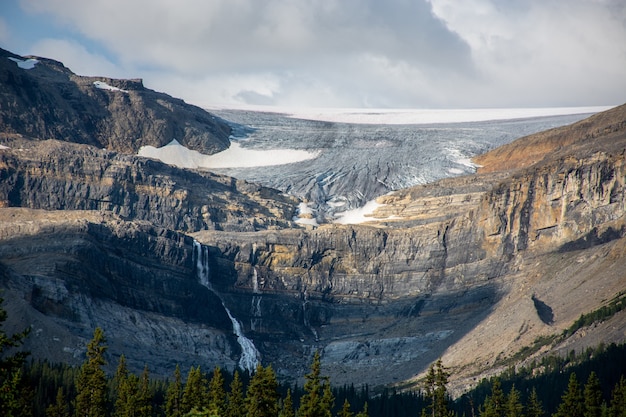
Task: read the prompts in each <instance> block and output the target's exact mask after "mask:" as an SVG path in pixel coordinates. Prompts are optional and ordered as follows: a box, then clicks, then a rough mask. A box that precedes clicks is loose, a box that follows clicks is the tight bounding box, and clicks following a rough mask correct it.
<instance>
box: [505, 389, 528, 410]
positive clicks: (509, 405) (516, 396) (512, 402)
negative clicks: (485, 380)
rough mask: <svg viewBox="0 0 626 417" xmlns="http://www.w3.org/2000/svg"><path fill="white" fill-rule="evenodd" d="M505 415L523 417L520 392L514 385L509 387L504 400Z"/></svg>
mask: <svg viewBox="0 0 626 417" xmlns="http://www.w3.org/2000/svg"><path fill="white" fill-rule="evenodd" d="M505 415H506V417H524V406H522V401H521V399H520V393H519V391H518V390H516V389H515V385H513V387H512V388H511V391H510V392H509V395H508V398H507V401H506V413H505Z"/></svg>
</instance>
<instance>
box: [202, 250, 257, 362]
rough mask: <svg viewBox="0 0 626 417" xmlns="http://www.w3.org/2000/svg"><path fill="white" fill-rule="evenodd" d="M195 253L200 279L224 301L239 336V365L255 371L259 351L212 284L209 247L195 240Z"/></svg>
mask: <svg viewBox="0 0 626 417" xmlns="http://www.w3.org/2000/svg"><path fill="white" fill-rule="evenodd" d="M193 247H194V255H195V256H196V274H197V275H198V279H199V280H200V284H202V285H203V286H204V287H206V288H208V289H209V290H210V291H211V292H213V293H214V294H215V295H217V296H218V298H219V299H220V301H221V302H222V306H223V307H224V310H226V314H227V315H228V318H229V319H230V321H231V322H232V324H233V333H234V334H235V336H237V343H239V346H240V347H241V357H240V358H239V367H240V368H241V369H245V370H247V371H248V372H250V373H252V372H254V371H255V369H256V367H257V365H258V363H259V351H258V350H257V348H256V347H255V346H254V343H252V340H250V339H248V338H247V337H246V336H245V335H244V334H243V330H242V329H241V324H240V323H239V321H238V320H237V319H236V318H235V317H233V315H232V314H231V312H230V310H229V309H228V307H226V304H224V300H223V299H222V297H221V296H220V294H219V293H218V292H217V291H215V290H214V289H213V286H212V285H211V280H210V279H209V278H210V271H209V248H208V247H207V246H203V245H201V244H200V242H198V241H196V240H194V241H193Z"/></svg>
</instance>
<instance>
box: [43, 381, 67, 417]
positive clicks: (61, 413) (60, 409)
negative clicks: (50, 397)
mask: <svg viewBox="0 0 626 417" xmlns="http://www.w3.org/2000/svg"><path fill="white" fill-rule="evenodd" d="M46 417H70V406H69V404H68V403H67V399H66V398H65V395H64V394H63V387H59V389H58V390H57V396H56V400H55V402H54V404H50V405H49V406H48V408H46Z"/></svg>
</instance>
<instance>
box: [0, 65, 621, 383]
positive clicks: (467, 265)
mask: <svg viewBox="0 0 626 417" xmlns="http://www.w3.org/2000/svg"><path fill="white" fill-rule="evenodd" d="M5 55H7V54H5ZM7 56H8V55H7ZM7 56H5V57H4V58H7ZM0 58H3V57H0ZM9 65H10V66H11V67H9ZM24 65H26V64H24ZM29 65H30V64H29ZM5 66H6V68H5ZM2 68H3V71H4V73H3V74H5V77H9V78H11V77H13V78H12V79H11V80H12V81H11V82H10V83H8V84H5V83H2V84H0V85H2V86H3V88H9V89H11V88H13V90H11V91H9V90H7V91H8V92H9V93H8V95H7V97H9V98H10V101H11V100H12V101H11V103H17V104H19V105H22V104H23V103H26V102H27V100H32V102H33V103H34V105H33V106H32V107H33V108H38V107H37V106H39V105H41V106H43V107H42V108H44V109H46V108H48V107H46V106H44V104H46V103H47V104H51V105H54V106H57V105H58V106H59V108H60V109H61V110H63V111H67V112H70V110H69V109H73V110H72V111H74V110H76V108H77V103H78V104H81V105H84V107H85V109H87V110H86V113H84V115H85V118H84V119H80V118H78V119H80V120H82V121H81V122H80V123H83V122H84V121H85V120H87V121H92V122H93V124H94V126H95V127H94V129H95V128H96V127H98V129H100V127H99V126H103V125H102V124H99V123H100V122H98V123H96V121H97V120H109V119H106V117H109V116H106V117H104V116H103V117H104V118H103V119H93V118H90V117H91V116H92V115H93V114H96V113H97V111H96V110H94V109H100V110H98V111H103V112H104V113H106V112H107V111H112V109H114V108H115V109H118V108H119V109H121V108H125V107H124V106H128V108H130V109H133V110H132V111H130V112H128V113H125V114H126V115H128V117H130V120H129V121H122V120H121V119H122V118H123V117H122V116H120V114H119V113H115V114H116V115H117V116H111V117H114V119H115V123H118V127H116V128H115V129H113V130H110V131H108V130H106V129H104V128H102V129H104V130H97V129H96V130H93V131H92V130H84V129H83V127H82V125H81V124H80V123H78V121H75V122H71V121H70V120H69V119H70V118H71V117H73V116H69V115H70V113H71V112H70V113H67V114H66V113H63V112H62V111H61V110H59V114H64V116H63V117H61V118H59V119H58V120H57V121H55V122H54V123H52V122H51V119H49V116H50V115H46V114H45V111H41V112H40V113H36V114H30V113H28V112H26V113H23V115H24V117H25V119H24V120H26V121H27V122H28V123H26V122H24V124H23V125H20V124H19V123H18V122H17V121H16V120H18V119H19V118H18V119H16V117H17V113H11V114H9V116H7V117H8V119H7V120H10V123H8V122H7V124H6V125H3V127H4V128H5V129H4V131H3V132H2V133H1V135H0V145H1V147H0V206H1V208H0V284H1V286H2V288H3V290H4V293H3V297H4V298H5V305H6V308H7V310H8V311H9V317H10V318H11V321H10V322H9V323H7V325H8V326H9V327H8V329H7V330H9V331H10V330H11V329H21V328H23V327H24V326H32V328H33V333H32V335H31V338H30V340H29V341H28V346H27V347H28V348H29V349H31V350H32V351H33V355H34V356H35V357H39V358H44V357H47V358H50V359H52V360H55V361H57V360H58V361H70V362H73V363H80V362H81V361H82V360H83V358H84V356H83V353H84V347H85V342H86V341H87V340H88V339H89V338H90V336H91V334H92V332H93V328H94V327H95V326H101V327H103V328H104V330H105V334H106V335H107V339H108V344H109V346H110V350H109V352H110V354H111V358H116V357H117V355H119V354H121V353H124V354H125V355H126V356H127V359H128V362H129V364H130V365H131V366H133V368H134V369H135V370H140V369H141V368H143V366H144V364H147V365H148V366H149V367H150V368H151V372H153V374H156V375H169V374H171V372H172V371H173V369H174V367H175V364H176V363H180V364H181V365H182V366H183V367H187V366H191V364H200V365H201V366H203V368H205V369H208V368H210V367H212V366H215V365H220V366H222V367H224V368H228V369H233V368H234V367H236V366H239V365H241V364H242V358H244V359H245V358H246V357H249V356H250V355H248V354H249V353H250V352H255V353H254V359H259V360H260V361H261V362H263V363H266V364H267V363H272V364H273V365H274V369H275V370H276V371H277V373H278V374H279V376H280V378H281V379H283V380H285V381H294V380H296V379H298V378H300V377H301V376H302V375H303V374H304V373H305V372H306V369H307V366H308V364H309V361H310V358H311V354H312V352H313V351H315V350H320V351H321V352H322V359H323V364H324V371H325V374H327V375H329V376H331V378H332V381H333V383H335V384H343V383H356V384H359V383H369V384H371V385H384V384H392V383H399V382H403V381H407V380H408V381H410V380H411V378H413V377H414V376H415V375H418V374H419V373H420V372H421V371H423V370H424V369H426V368H427V366H428V365H429V364H430V363H431V362H432V361H433V360H436V359H437V358H438V357H441V356H444V359H445V362H446V363H447V364H450V365H451V366H454V369H455V371H456V372H455V375H457V376H458V377H459V378H461V377H462V378H467V380H468V381H471V380H472V379H475V378H479V377H480V376H481V375H484V374H485V372H487V373H488V372H491V371H493V369H496V368H492V367H497V366H498V363H497V360H498V358H502V357H507V355H512V354H514V353H515V352H517V350H519V348H520V347H522V346H524V345H530V344H532V343H533V341H534V340H535V338H536V337H538V336H542V335H549V334H554V333H559V332H561V331H562V330H563V329H564V328H566V327H567V326H568V325H569V324H570V323H571V321H572V320H575V319H576V318H578V317H579V316H580V314H581V313H583V312H587V311H591V310H593V309H594V308H596V307H597V306H599V305H601V304H602V302H603V301H602V300H604V301H606V300H608V299H611V297H613V296H614V295H615V294H617V293H618V292H619V291H622V290H624V283H623V274H622V271H623V270H624V268H626V262H625V261H624V260H625V259H626V257H624V253H626V252H625V251H624V246H625V244H624V232H625V230H626V226H625V225H624V221H625V220H624V219H625V217H626V216H624V210H625V203H624V202H625V201H626V197H625V196H624V183H625V182H626V180H625V178H626V172H625V155H624V148H625V145H624V144H625V142H626V136H625V133H624V132H626V113H625V112H626V110H625V108H624V107H623V106H622V107H620V108H617V109H614V110H612V111H609V112H606V113H603V114H599V115H597V116H594V117H592V118H590V119H587V120H585V121H583V122H581V123H578V124H574V125H572V126H569V127H567V128H563V129H559V130H556V131H549V132H547V133H545V134H541V135H539V136H531V137H526V138H522V139H520V140H519V141H516V142H513V143H511V144H510V145H507V146H505V147H501V148H499V149H498V150H495V151H493V152H495V153H487V154H486V155H485V156H484V157H481V158H477V159H476V160H475V161H469V159H468V158H469V156H472V155H474V154H476V153H479V152H483V151H485V150H487V149H491V148H493V147H495V146H497V145H500V144H502V143H505V142H510V140H511V139H513V136H514V135H515V134H516V133H515V132H518V133H520V132H523V131H524V130H525V129H531V130H533V129H535V128H538V127H539V126H541V125H542V124H543V123H547V124H551V123H553V122H554V123H556V122H555V119H541V120H539V119H537V120H535V121H522V120H518V121H509V122H505V123H504V124H499V125H498V124H491V123H484V124H467V125H462V126H459V125H456V126H452V127H450V126H447V127H446V126H428V127H425V126H422V127H420V128H418V127H416V126H404V127H400V128H396V130H391V128H389V127H385V126H380V125H378V126H376V125H373V126H363V125H355V124H342V123H331V122H314V121H304V120H295V121H294V119H288V120H287V118H285V117H278V118H277V117H276V116H274V115H272V116H268V115H265V114H257V115H255V114H251V113H243V114H241V113H236V112H231V113H221V114H220V115H221V116H223V117H226V116H227V115H228V114H230V115H232V116H236V115H237V114H238V115H239V116H237V117H240V118H239V119H237V117H233V121H231V123H230V125H229V127H228V128H226V130H225V131H224V132H227V133H230V129H233V132H234V133H235V135H236V136H239V137H240V138H241V137H242V136H246V135H247V136H246V138H247V139H246V140H247V142H246V140H244V141H242V142H241V146H240V149H242V148H246V146H247V147H249V148H251V149H255V150H258V151H271V149H272V148H276V147H278V148H280V149H291V150H300V151H306V152H305V153H306V155H309V156H310V153H314V154H315V157H312V158H307V159H303V160H300V161H299V162H298V163H296V164H286V165H278V166H273V167H265V168H258V167H254V168H250V167H249V168H236V169H234V168H233V169H230V168H223V169H224V172H228V173H231V174H237V175H242V176H245V177H246V178H249V179H258V180H259V181H261V182H263V184H264V185H256V184H255V183H252V182H248V181H246V180H243V179H235V178H233V177H228V176H226V175H222V174H223V173H224V172H222V174H220V175H218V174H214V173H210V172H207V171H206V170H201V169H198V170H195V169H182V168H177V167H176V166H172V165H169V164H166V163H163V162H159V161H156V160H154V159H148V158H145V157H142V156H137V155H136V153H137V152H138V150H139V149H140V148H141V147H142V146H152V147H154V148H155V149H156V148H160V147H163V146H164V145H166V144H168V143H171V141H172V139H176V140H177V141H178V142H179V143H180V146H184V147H185V148H186V149H193V150H197V151H199V152H203V153H205V154H211V153H214V152H217V151H218V150H223V149H225V147H226V145H227V144H226V143H223V144H222V145H223V146H222V145H220V144H219V143H216V142H214V141H213V140H209V139H207V138H205V137H204V136H202V135H200V136H193V135H192V134H191V133H190V136H184V133H185V132H194V131H195V129H196V128H197V127H198V125H196V124H195V123H196V122H197V120H196V122H194V121H193V120H191V119H193V117H192V116H193V115H194V114H195V113H193V112H194V111H195V110H193V111H192V110H190V109H188V108H186V106H185V105H184V104H183V103H182V102H176V103H173V102H169V101H167V100H165V98H163V100H162V101H158V100H157V104H158V105H159V106H161V107H163V108H164V109H170V108H173V107H172V106H174V107H175V106H178V105H180V106H182V108H185V109H186V110H185V111H182V110H181V112H175V113H173V114H175V116H173V117H174V119H173V120H174V121H175V122H176V123H174V125H175V126H170V125H167V123H166V122H163V123H166V125H167V126H170V127H167V128H165V127H163V132H165V133H164V134H163V135H161V136H159V135H156V133H155V135H152V139H150V140H147V139H146V140H144V139H141V140H139V139H137V140H134V139H132V138H131V139H128V143H127V142H125V140H126V139H124V140H122V139H121V136H119V135H117V133H116V132H118V131H119V132H122V131H123V132H130V131H131V128H132V126H126V125H125V124H124V123H131V122H132V123H138V122H137V118H140V117H139V116H138V115H143V114H146V115H150V114H152V113H151V111H153V110H154V109H152V107H151V106H152V105H153V104H154V102H151V101H150V100H149V96H148V95H146V94H148V93H144V92H142V91H143V90H141V89H142V88H143V87H141V85H140V83H138V82H137V81H120V80H109V79H89V80H87V79H78V78H73V77H75V76H73V75H72V74H69V73H68V72H67V70H66V69H64V68H63V67H62V66H60V64H58V63H55V62H49V61H44V60H42V61H41V62H40V63H36V64H34V65H33V66H32V67H29V69H26V68H22V67H20V66H19V65H17V64H16V62H15V61H13V60H10V59H8V58H7V59H6V62H3V63H2ZM7 68H8V69H7ZM26 71H33V72H32V73H27V72H26ZM37 71H39V72H37ZM25 74H31V75H25ZM29 77H31V78H29ZM32 77H39V78H32ZM68 79H69V80H70V81H68ZM72 80H73V81H72ZM35 81H36V82H37V83H40V84H41V85H43V84H46V83H47V84H50V85H46V87H45V88H46V89H48V88H53V85H56V86H57V87H58V86H59V85H61V86H66V87H67V88H69V87H68V85H66V84H65V83H67V82H72V83H75V84H76V85H77V86H78V87H76V88H78V90H75V89H74V87H72V88H69V90H67V94H66V95H65V96H63V95H62V94H61V93H59V95H58V96H56V95H54V94H53V96H54V99H55V100H57V99H58V101H46V100H52V99H51V98H50V97H51V96H47V95H45V94H44V92H43V90H44V89H42V92H41V94H40V93H38V92H36V91H35V89H34V87H33V85H34V84H33V83H35ZM94 82H99V83H98V84H94ZM29 83H31V84H32V85H30V86H29V85H28V84H29ZM55 83H56V84H55ZM83 84H84V85H83ZM37 85H39V84H37ZM7 86H8V87H7ZM57 87H54V88H57ZM21 88H23V90H20V89H21ZM61 90H62V89H61ZM61 90H58V91H61ZM16 91H24V94H23V95H21V96H19V97H17V96H18V94H17V93H16ZM46 91H49V90H46ZM50 91H51V90H50ZM55 91H56V90H55ZM63 91H64V90H63ZM78 91H80V92H81V93H80V94H79V93H78ZM61 92H62V91H61ZM46 94H48V93H46ZM83 96H85V97H83ZM3 97H4V96H3ZM11 97H12V98H11ZM29 97H30V98H29ZM46 97H47V98H46ZM20 100H26V101H24V102H22V101H20ZM83 100H84V101H83ZM99 100H100V101H99ZM142 100H143V101H142ZM159 100H160V99H159ZM20 103H22V104H20ZM102 103H106V106H105V107H102V105H101V104H102ZM141 103H144V104H141ZM17 104H16V105H17ZM47 104H46V105H47ZM41 106H40V107H41ZM63 106H65V107H63ZM94 106H95V107H94ZM98 106H100V107H98ZM9 107H10V106H9ZM2 108H3V109H4V108H5V107H2ZM103 109H108V110H106V111H105V110H103ZM151 109H152V110H151ZM92 110H93V111H92ZM154 111H156V110H154ZM189 112H191V113H189ZM20 114H21V113H20ZM71 114H72V115H73V114H74V113H71ZM81 114H83V113H81ZM97 114H100V113H97ZM107 114H108V113H107ZM111 114H113V113H111ZM190 115H192V116H190ZM50 117H51V116H50ZM194 117H195V116H194ZM118 119H119V120H118ZM147 119H148V120H152V121H155V120H156V119H151V118H150V117H148V118H147ZM3 120H4V119H3ZM20 120H21V119H20ZM159 120H162V119H159ZM163 120H164V119H163ZM55 123H56V124H55ZM77 123H78V124H77ZM90 123H91V122H90ZM111 123H112V122H111ZM132 123H131V124H132ZM160 123H161V122H158V123H157V122H154V123H153V125H151V126H152V127H150V126H147V125H146V126H144V127H145V129H147V130H148V131H153V130H155V129H156V131H159V132H161V130H159V129H158V128H157V127H155V126H161V124H160ZM237 123H240V124H244V125H245V126H242V125H238V124H237ZM272 123H274V125H272ZM20 126H21V127H20ZM52 126H56V127H54V128H53V127H52ZM59 126H61V127H63V129H67V132H70V133H71V132H74V133H75V136H72V138H74V139H76V138H77V139H76V140H72V141H68V140H66V139H67V137H65V136H63V135H62V134H61V133H59V132H61V131H60V130H58V129H61V128H60V127H59ZM163 126H165V125H163ZM220 126H222V125H220ZM272 126H274V127H272ZM506 126H509V127H512V128H511V130H506V129H505V127H506ZM529 126H530V127H529ZM533 126H534V127H533ZM18 127H19V129H18ZM179 128H180V129H182V131H181V130H176V129H179ZM20 129H22V130H20ZM55 129H56V130H55ZM501 129H504V130H506V132H505V133H502V130H501ZM507 129H508V128H507ZM64 132H65V131H64ZM85 132H92V133H85ZM93 132H100V133H98V134H93ZM167 132H169V133H167ZM172 132H174V133H172ZM181 132H182V133H183V136H180V138H179V137H172V136H177V135H178V133H181ZM451 132H452V133H451ZM476 132H478V133H476ZM523 133H527V132H523ZM523 133H521V134H523ZM63 134H65V133H63ZM116 135H117V136H116ZM255 135H256V136H255ZM300 135H303V136H300ZM429 135H430V136H429ZM66 136H68V137H69V133H68V134H67V135H66ZM105 136H106V137H110V138H111V139H110V142H106V143H105V142H102V141H103V140H104V139H103V138H104V137H105ZM157 136H158V138H159V139H158V140H157V139H155V138H156V137H157ZM192 136H193V137H195V138H196V139H197V140H199V141H200V142H202V144H201V145H200V144H198V146H196V145H194V139H192ZM142 137H143V136H142ZM480 137H483V138H485V137H487V138H486V139H484V140H483V139H479V138H480ZM51 138H54V139H51ZM185 138H186V139H185ZM307 138H308V139H307ZM428 138H430V140H429V139H428ZM446 138H447V139H446ZM161 139H163V140H161ZM446 140H447V142H446ZM412 141H413V142H412ZM70 142H78V143H70ZM218 142H219V141H218ZM220 143H221V142H220ZM103 146H107V147H109V148H111V149H114V150H111V149H102V147H103ZM122 151H124V152H128V153H122ZM431 151H432V152H431ZM218 155H219V154H218ZM520 155H522V157H520ZM523 155H526V156H527V157H523ZM420 158H421V159H420ZM416 160H418V162H416ZM473 163H477V164H478V165H481V166H482V168H478V173H474V171H476V169H477V166H476V165H473ZM198 168H200V166H198ZM462 174H468V175H462ZM470 174H471V175H470ZM443 177H450V178H443ZM416 184H419V185H416ZM270 185H271V186H272V187H270ZM390 190H395V191H394V192H392V193H390V192H389V191H390ZM300 197H301V198H300ZM374 198H376V204H374V205H373V206H372V208H371V212H369V213H361V214H362V216H361V219H360V221H361V222H362V224H336V223H333V222H332V221H331V220H332V219H333V216H334V214H336V213H337V212H339V211H344V209H346V208H352V207H357V206H361V205H362V203H363V202H366V201H369V200H372V199H374ZM304 199H306V200H307V203H308V205H306V206H303V203H304V201H303V200H304ZM307 210H310V212H309V211H307ZM320 213H321V214H320ZM303 215H307V216H311V217H316V218H315V219H313V218H309V220H311V222H309V223H297V222H296V221H294V218H298V216H300V220H301V219H302V218H303ZM313 220H315V221H316V222H313ZM317 220H319V221H317ZM314 224H318V226H315V225H314ZM199 247H200V249H198V248H199ZM200 252H201V253H202V254H203V255H202V258H201V260H202V262H199V255H198V253H200ZM199 264H201V268H199ZM200 271H202V272H200ZM538 306H539V307H538ZM611 326H613V327H615V328H616V329H622V328H623V323H622V322H614V323H612V324H611ZM620 326H621V327H620ZM612 334H619V331H615V332H613V333H612ZM616 337H617V336H616ZM244 339H245V340H247V341H248V342H250V344H248V343H247V342H245V340H244ZM579 339H580V340H583V339H584V337H583V336H582V335H580V337H578V336H577V340H579ZM581 346H582V345H581ZM559 348H562V349H565V347H564V346H561V347H559ZM257 353H258V355H257ZM244 362H247V361H246V360H244ZM252 362H253V361H250V363H252ZM111 366H114V364H112V365H111ZM183 369H184V368H183Z"/></svg>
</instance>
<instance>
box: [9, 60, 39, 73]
mask: <svg viewBox="0 0 626 417" xmlns="http://www.w3.org/2000/svg"><path fill="white" fill-rule="evenodd" d="M9 59H10V60H11V61H13V62H15V63H16V64H17V66H18V67H20V68H21V69H25V70H29V69H33V68H35V64H37V63H38V62H39V60H37V59H34V58H28V59H26V60H23V59H18V58H13V57H9Z"/></svg>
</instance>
